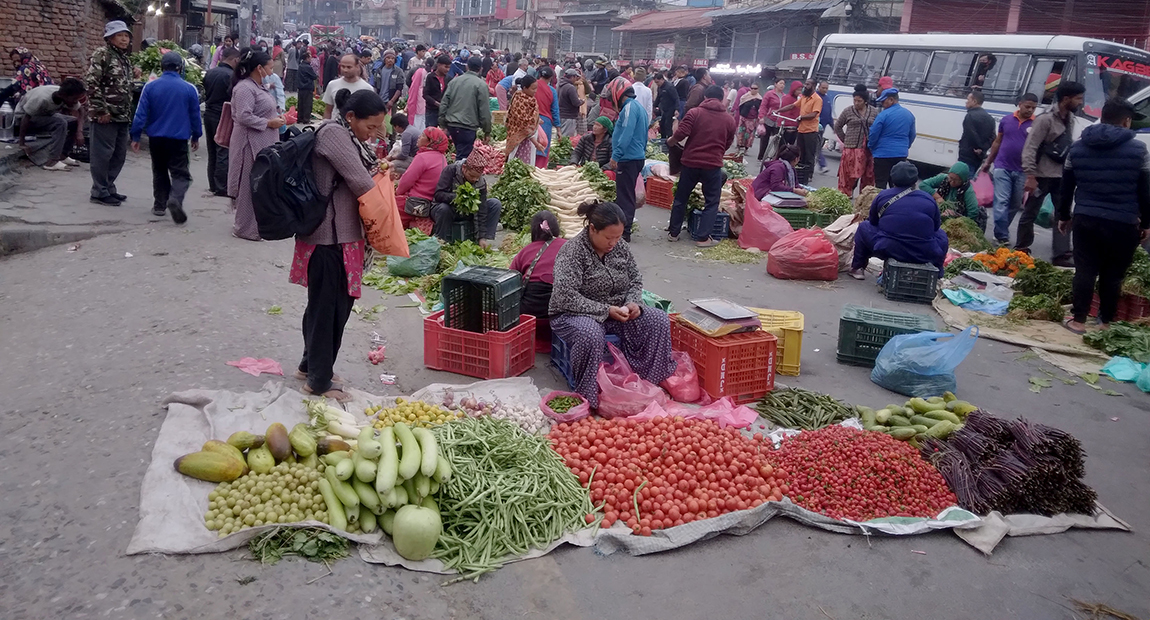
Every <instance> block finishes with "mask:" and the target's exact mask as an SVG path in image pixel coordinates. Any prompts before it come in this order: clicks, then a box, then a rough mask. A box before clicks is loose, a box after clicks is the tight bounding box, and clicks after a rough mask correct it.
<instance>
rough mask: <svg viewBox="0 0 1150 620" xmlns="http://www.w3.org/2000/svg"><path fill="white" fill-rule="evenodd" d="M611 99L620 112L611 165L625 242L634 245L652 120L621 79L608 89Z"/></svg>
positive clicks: (612, 138)
mask: <svg viewBox="0 0 1150 620" xmlns="http://www.w3.org/2000/svg"><path fill="white" fill-rule="evenodd" d="M606 90H607V95H606V96H607V97H609V98H610V101H611V102H612V103H613V104H614V105H615V109H617V110H619V120H617V121H615V132H614V133H613V134H611V164H608V165H612V164H613V166H614V168H615V202H616V204H618V205H619V208H620V209H622V210H623V216H624V217H626V219H627V221H626V222H624V224H623V239H624V240H625V241H627V242H628V243H630V242H631V226H632V224H634V223H635V183H637V182H638V180H639V175H640V174H641V173H642V172H643V164H644V163H646V160H647V128H648V127H650V126H651V119H650V118H648V117H647V110H645V109H644V108H643V105H642V104H640V103H639V102H638V101H636V100H635V91H634V90H633V89H632V88H631V85H630V84H628V83H627V80H626V79H624V78H621V77H618V78H615V79H614V80H611V82H610V83H608V84H607V86H606Z"/></svg>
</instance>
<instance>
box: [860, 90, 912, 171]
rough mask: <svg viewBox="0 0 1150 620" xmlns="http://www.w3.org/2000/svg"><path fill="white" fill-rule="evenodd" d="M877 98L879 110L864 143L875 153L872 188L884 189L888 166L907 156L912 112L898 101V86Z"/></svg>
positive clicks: (892, 166)
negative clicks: (880, 107) (873, 186)
mask: <svg viewBox="0 0 1150 620" xmlns="http://www.w3.org/2000/svg"><path fill="white" fill-rule="evenodd" d="M876 101H877V102H878V104H879V105H880V106H882V111H881V112H879V113H878V116H877V117H875V119H874V123H873V124H872V125H871V126H870V137H869V138H868V139H867V146H868V147H870V152H871V155H873V156H874V182H875V187H878V188H879V189H886V188H887V185H888V184H889V182H890V171H891V169H892V168H894V165H895V164H897V163H898V162H900V161H905V160H906V158H907V156H908V155H910V145H911V144H914V138H915V128H914V114H912V113H911V111H910V110H908V109H906V108H904V107H902V106H901V105H899V104H898V89H897V88H888V89H886V90H884V91H882V93H881V94H880V95H879V96H878V99H877V100H876Z"/></svg>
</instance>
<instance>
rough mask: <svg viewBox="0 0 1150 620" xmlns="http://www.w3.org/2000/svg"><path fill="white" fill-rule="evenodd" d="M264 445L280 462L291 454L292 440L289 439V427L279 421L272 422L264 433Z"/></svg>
mask: <svg viewBox="0 0 1150 620" xmlns="http://www.w3.org/2000/svg"><path fill="white" fill-rule="evenodd" d="M264 445H265V446H267V449H268V450H269V451H270V452H271V453H272V456H274V457H275V459H276V462H277V463H278V462H280V461H282V460H284V459H286V458H287V457H288V455H289V454H291V441H290V440H289V439H288V432H287V427H286V426H284V425H283V424H280V423H279V422H274V423H272V425H271V426H269V427H268V430H267V432H266V433H264Z"/></svg>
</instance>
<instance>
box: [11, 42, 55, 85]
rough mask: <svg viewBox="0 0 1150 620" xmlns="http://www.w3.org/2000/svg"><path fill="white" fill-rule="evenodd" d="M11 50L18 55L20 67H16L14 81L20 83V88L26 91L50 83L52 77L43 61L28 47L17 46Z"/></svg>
mask: <svg viewBox="0 0 1150 620" xmlns="http://www.w3.org/2000/svg"><path fill="white" fill-rule="evenodd" d="M12 52H14V53H16V54H19V55H20V67H19V68H17V69H16V83H18V84H19V85H20V90H22V91H23V92H28V91H30V90H32V89H33V88H36V87H37V86H44V85H47V84H51V83H52V77H51V76H49V75H48V69H46V68H45V67H44V63H42V62H40V59H39V58H36V57H35V56H33V55H32V52H31V51H30V50H29V49H28V48H26V47H17V48H15V49H13V50H12Z"/></svg>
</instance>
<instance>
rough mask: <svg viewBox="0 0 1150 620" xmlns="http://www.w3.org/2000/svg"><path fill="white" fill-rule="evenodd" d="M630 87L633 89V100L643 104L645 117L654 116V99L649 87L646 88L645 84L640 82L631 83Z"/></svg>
mask: <svg viewBox="0 0 1150 620" xmlns="http://www.w3.org/2000/svg"><path fill="white" fill-rule="evenodd" d="M631 88H632V89H633V90H634V91H635V101H638V102H639V105H641V106H643V109H644V110H646V111H647V118H655V116H654V113H655V112H654V111H655V99H654V96H653V95H652V93H651V89H650V88H647V85H646V84H644V83H642V82H634V83H632V84H631Z"/></svg>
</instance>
